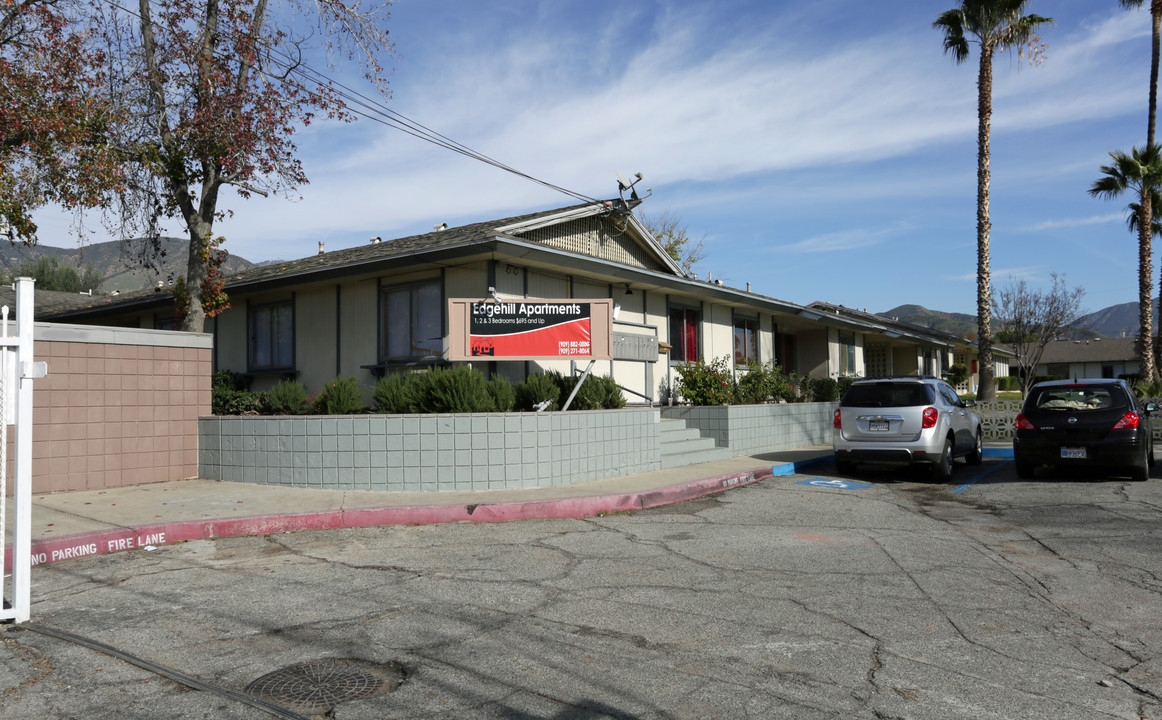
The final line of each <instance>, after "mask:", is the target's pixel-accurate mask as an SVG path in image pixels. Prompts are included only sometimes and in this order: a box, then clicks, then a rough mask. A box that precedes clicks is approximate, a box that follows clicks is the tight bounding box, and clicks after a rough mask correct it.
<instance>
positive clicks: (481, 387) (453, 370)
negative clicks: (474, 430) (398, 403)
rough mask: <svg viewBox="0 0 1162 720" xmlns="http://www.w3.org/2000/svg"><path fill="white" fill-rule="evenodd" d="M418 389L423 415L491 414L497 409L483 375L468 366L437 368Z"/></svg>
mask: <svg viewBox="0 0 1162 720" xmlns="http://www.w3.org/2000/svg"><path fill="white" fill-rule="evenodd" d="M424 375H426V377H424V378H423V379H422V380H421V381H420V382H419V386H418V388H417V392H416V396H417V402H418V403H419V406H420V408H422V410H421V411H422V412H432V413H475V412H490V411H491V410H492V408H493V407H494V405H493V401H492V396H491V395H489V394H488V382H487V381H486V380H485V379H484V375H483V374H482V373H481V372H480V371H479V370H476V369H475V368H470V367H468V366H467V365H454V366H452V367H434V368H432V369H431V370H429V371H428V372H427V373H424Z"/></svg>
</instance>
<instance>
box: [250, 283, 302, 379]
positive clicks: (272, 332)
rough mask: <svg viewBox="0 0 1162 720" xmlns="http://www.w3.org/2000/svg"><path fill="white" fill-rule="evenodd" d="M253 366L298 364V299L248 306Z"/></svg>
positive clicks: (278, 367)
mask: <svg viewBox="0 0 1162 720" xmlns="http://www.w3.org/2000/svg"><path fill="white" fill-rule="evenodd" d="M247 323H248V324H249V328H250V333H249V334H250V348H249V352H248V357H247V361H248V363H249V366H250V369H251V370H290V369H293V368H294V365H295V303H294V300H293V299H292V300H286V301H283V302H277V303H269V304H265V305H250V306H249V307H248V308H247Z"/></svg>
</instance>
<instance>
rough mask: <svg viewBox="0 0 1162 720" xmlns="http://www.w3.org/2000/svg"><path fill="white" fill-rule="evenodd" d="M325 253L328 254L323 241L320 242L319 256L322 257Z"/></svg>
mask: <svg viewBox="0 0 1162 720" xmlns="http://www.w3.org/2000/svg"><path fill="white" fill-rule="evenodd" d="M325 252H327V251H326V250H324V249H323V241H322V240H320V241H319V254H320V255H322V254H323V253H325Z"/></svg>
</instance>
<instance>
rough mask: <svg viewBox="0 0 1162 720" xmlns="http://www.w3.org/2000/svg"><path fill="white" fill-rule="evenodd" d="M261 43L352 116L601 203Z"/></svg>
mask: <svg viewBox="0 0 1162 720" xmlns="http://www.w3.org/2000/svg"><path fill="white" fill-rule="evenodd" d="M101 1H102V2H104V3H105V4H106V5H108V6H110V7H112V8H114V9H116V10H119V11H121V12H123V13H125V14H127V15H129V16H131V17H135V18H137V19H138V20H140V19H141V15H140V14H139V13H137V12H135V11H133V10H130V9H129V8H127V7H125V6H123V5H121V4H119V3H117V2H116V0H101ZM194 22H195V24H197V25H199V26H201V25H202V23H201V21H200V20H199V21H194ZM154 25H155V27H157V23H154ZM262 42H263V44H265V45H266V46H267V52H268V53H269V54H270V56H271V57H275V56H278V57H279V58H280V59H281V60H282V61H283V62H284V63H285V66H286V69H287V71H288V74H291V73H293V74H295V75H298V76H299V77H300V78H301V79H302V80H304V81H305V83H309V84H312V85H314V86H315V87H320V88H321V87H327V88H329V89H331V90H332V91H334V93H335V94H336V95H338V96H339V97H340V98H341V99H342V100H343V101H344V102H345V103H346V104H347V109H348V110H349V111H350V112H351V113H353V114H355V115H358V116H360V117H363V118H366V119H368V120H371V121H373V122H378V123H380V124H381V125H384V126H386V127H389V128H392V129H394V130H399V131H400V132H403V133H405V134H407V135H411V136H412V137H414V138H417V139H419V140H423V141H424V142H428V143H431V144H433V145H436V146H438V147H442V148H444V149H446V150H451V151H452V152H455V153H459V154H461V155H464V156H465V157H468V158H471V159H473V160H476V161H478V162H482V163H484V164H486V165H491V166H492V167H495V168H497V169H499V170H503V171H505V172H508V173H511V174H513V175H516V176H517V177H521V178H524V179H526V180H529V181H531V182H534V183H536V184H538V185H541V186H543V187H546V188H549V189H550V190H555V191H557V192H560V193H562V194H564V195H568V196H569V197H572V198H574V199H577V200H580V201H581V202H583V203H600V202H602V201H601V200H599V199H597V198H593V197H589V196H588V195H584V194H581V193H578V192H575V191H573V190H569V189H568V188H565V187H562V186H560V185H556V184H553V183H551V182H549V181H547V180H541V179H540V178H537V177H535V176H533V175H530V174H528V173H525V172H522V171H520V170H517V169H516V168H513V167H511V166H510V165H507V164H505V163H503V162H500V161H499V160H496V159H494V158H492V157H489V156H488V155H485V154H484V153H481V152H479V151H477V150H473V149H472V148H470V147H468V146H467V145H465V144H463V143H461V142H458V141H456V140H453V139H452V138H450V137H448V136H446V135H443V134H441V133H438V132H436V131H434V130H432V129H431V128H429V127H427V126H425V125H423V124H421V123H419V122H416V121H415V120H412V119H410V118H408V117H407V116H405V115H403V114H402V113H399V112H396V111H395V110H392V109H391V108H389V107H387V106H386V105H384V104H383V103H381V102H380V101H378V100H375V99H373V98H371V97H368V96H367V95H364V94H363V93H361V92H359V91H357V90H355V89H353V88H351V87H349V86H347V85H345V84H343V83H341V82H339V81H338V80H336V79H334V78H332V77H330V76H328V75H326V74H325V73H322V72H320V71H318V70H315V69H314V68H312V67H310V66H309V65H307V64H306V63H304V62H301V61H299V60H296V59H294V58H292V57H291V56H290V55H288V54H287V53H285V52H283V51H281V50H279V49H277V48H275V47H273V46H271V45H270V44H269V43H267V42H266V41H265V40H263V41H262ZM214 53H215V54H216V55H218V56H219V57H222V58H227V59H229V58H231V57H232V56H231V55H230V54H228V53H225V52H222V51H219V50H215V51H214ZM259 68H260V69H261V71H262V73H263V74H264V75H266V76H267V77H270V78H272V79H274V80H278V81H281V80H283V77H281V76H279V75H276V74H274V73H273V72H272V71H271V70H270V69H268V68H264V67H261V66H259ZM303 89H304V91H305V92H306V93H307V94H309V95H311V96H312V97H315V98H320V97H322V95H321V94H320V93H318V92H314V91H312V90H311V89H310V88H309V87H305V86H304V88H303ZM359 108H363V109H359Z"/></svg>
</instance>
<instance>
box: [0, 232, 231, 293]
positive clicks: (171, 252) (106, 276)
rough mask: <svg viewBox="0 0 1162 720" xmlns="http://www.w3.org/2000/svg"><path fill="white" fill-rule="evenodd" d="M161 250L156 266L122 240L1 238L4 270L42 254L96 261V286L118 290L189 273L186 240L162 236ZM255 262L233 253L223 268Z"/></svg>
mask: <svg viewBox="0 0 1162 720" xmlns="http://www.w3.org/2000/svg"><path fill="white" fill-rule="evenodd" d="M161 250H162V256H161V258H160V259H159V262H158V263H157V264H156V265H155V266H154V267H149V268H145V267H142V265H141V263H140V262H139V261H138V260H137V258H136V257H134V255H133V253H132V251H126V250H125V249H124V247H123V246H122V244H121V243H119V242H116V241H114V242H103V243H94V244H92V245H85V246H83V247H74V248H60V247H53V246H51V245H33V246H32V247H28V246H25V245H13V244H11V243H3V242H0V272H3V273H4V274H11V273H14V272H16V271H17V270H19V269H20V266H21V265H22V264H23V263H25V262H36V261H37V260H38V259H40V258H42V257H55V258H57V261H58V262H60V263H61V264H62V265H65V264H67V265H72V266H73V267H76V268H78V269H82V268H84V267H85V266H87V265H92V266H93V269H94V270H96V271H97V273H98V274H99V275H100V276H101V278H102V280H101V287H100V288H94V290H98V291H100V292H105V293H108V292H113V291H114V290H120V291H122V292H126V291H130V290H140V289H144V288H147V287H151V286H153V285H156V284H157V283H158V282H166V283H168V282H169V281H170V280H172V279H174V278H176V277H177V276H178V275H185V274H186V264H187V259H188V257H189V254H188V252H187V250H188V243H187V241H186V240H182V239H179V238H171V237H167V238H162V239H161ZM253 266H254V263H251V262H249V261H248V260H245V259H243V258H240V257H237V256H235V255H230V256H229V257H228V258H227V260H226V263H225V265H224V266H223V268H222V269H223V271H224V272H225V273H227V274H229V273H234V272H238V271H240V270H245V269H247V268H249V267H253Z"/></svg>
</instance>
